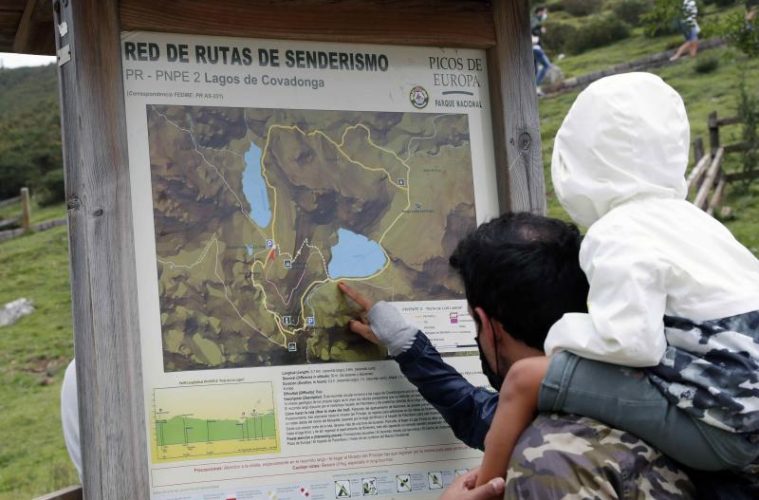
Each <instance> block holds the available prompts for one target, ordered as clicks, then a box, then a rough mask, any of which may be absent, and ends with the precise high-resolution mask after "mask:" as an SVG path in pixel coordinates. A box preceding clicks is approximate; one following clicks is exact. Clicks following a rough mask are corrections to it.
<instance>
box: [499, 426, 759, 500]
mask: <svg viewBox="0 0 759 500" xmlns="http://www.w3.org/2000/svg"><path fill="white" fill-rule="evenodd" d="M504 498H505V499H530V500H559V499H566V500H569V499H572V500H576V499H586V498H590V499H624V500H628V499H636V500H637V499H654V500H660V499H661V500H668V499H690V498H697V499H700V498H703V499H708V500H739V499H740V500H743V499H746V500H750V499H757V498H759V470H757V471H753V472H751V473H740V474H739V473H734V472H721V473H715V472H710V473H707V472H695V473H694V471H691V475H690V476H688V475H687V474H686V470H685V468H684V467H682V466H680V465H679V464H678V463H677V462H675V461H673V460H671V459H670V458H668V457H667V456H665V455H663V454H662V453H661V452H660V451H658V450H657V449H656V448H653V447H651V446H649V445H648V444H647V443H645V442H644V441H642V440H641V439H640V438H638V437H636V436H634V435H632V434H630V433H628V432H624V431H620V430H618V429H613V428H611V427H608V426H606V425H604V424H602V423H600V422H598V421H596V420H593V419H591V418H587V417H579V416H576V415H564V414H553V413H541V414H540V415H538V417H537V418H536V419H535V421H534V422H533V423H532V425H531V426H530V427H528V428H527V430H526V431H525V432H524V433H523V434H522V436H521V437H520V439H519V442H518V443H517V447H516V449H515V450H514V454H513V455H512V458H511V464H510V468H509V473H508V477H507V479H506V494H505V495H504Z"/></svg>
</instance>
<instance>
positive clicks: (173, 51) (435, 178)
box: [121, 32, 498, 500]
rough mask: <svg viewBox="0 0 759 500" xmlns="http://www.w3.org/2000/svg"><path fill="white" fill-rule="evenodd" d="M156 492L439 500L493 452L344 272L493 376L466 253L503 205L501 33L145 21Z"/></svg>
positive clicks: (132, 104) (149, 399)
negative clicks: (254, 29) (393, 340)
mask: <svg viewBox="0 0 759 500" xmlns="http://www.w3.org/2000/svg"><path fill="white" fill-rule="evenodd" d="M121 48H122V65H123V75H124V91H125V104H126V106H125V107H126V126H127V135H128V153H129V175H130V181H131V182H130V185H131V200H132V210H133V214H132V220H133V221H134V238H135V239H134V252H135V256H136V257H135V258H136V263H137V269H138V272H137V289H138V301H139V304H138V305H139V329H140V336H141V348H142V373H143V382H144V394H145V411H146V415H145V422H146V428H145V432H146V433H147V435H148V439H147V441H148V447H149V462H150V482H151V484H150V487H151V492H152V494H153V496H154V497H155V498H161V499H179V498H182V499H185V498H197V499H200V498H203V499H211V498H220V499H229V498H235V499H254V498H266V499H269V498H277V499H281V500H285V499H296V498H297V499H299V498H348V497H357V496H377V497H385V498H403V497H413V498H436V497H437V496H438V495H439V493H440V490H441V489H442V488H444V487H445V486H447V485H448V484H450V483H451V481H452V480H453V479H454V477H455V476H456V474H457V473H460V472H461V471H462V470H465V469H467V468H468V467H472V466H474V465H476V464H477V463H478V462H479V453H478V452H475V451H473V450H470V449H468V448H467V447H465V446H464V445H462V444H460V443H459V442H458V441H457V440H456V438H455V437H454V436H453V434H452V433H451V431H450V430H449V428H448V426H447V425H446V424H445V422H443V421H442V419H441V418H440V417H439V415H438V414H437V412H436V411H435V410H434V409H433V408H432V407H430V406H429V405H428V404H427V403H426V402H424V401H423V400H422V399H421V397H420V396H419V395H418V393H417V392H416V390H415V389H414V388H413V386H411V385H410V384H409V383H408V382H406V381H405V379H404V377H403V376H402V375H401V374H400V372H399V370H398V368H397V365H396V364H395V362H394V361H392V360H389V359H387V356H386V353H385V352H384V351H383V350H382V349H380V348H377V347H376V346H373V345H371V344H368V343H367V342H365V341H363V340H361V339H359V338H358V337H356V336H354V335H352V334H350V333H349V332H348V330H347V327H346V325H347V321H348V319H349V318H350V317H352V315H353V314H355V311H354V310H352V309H351V307H350V304H348V303H347V302H346V300H345V299H344V298H343V297H342V296H341V295H340V294H339V292H338V290H337V288H336V284H337V283H338V282H339V281H341V280H342V281H345V282H346V283H348V284H350V285H351V286H354V287H355V288H357V289H358V290H359V291H361V292H362V293H364V294H366V295H367V296H370V297H372V298H374V299H376V300H387V301H390V302H392V303H394V304H395V305H396V306H397V307H398V308H399V310H401V312H402V314H404V315H405V317H406V318H407V319H408V320H409V321H410V322H412V323H414V324H415V325H417V326H418V327H419V328H421V329H422V330H423V331H425V332H426V333H427V334H428V335H429V336H430V338H431V339H432V340H433V343H434V344H435V345H436V346H437V348H438V349H439V350H440V351H441V352H442V353H444V355H447V356H448V358H447V359H448V361H449V362H450V363H451V364H452V365H453V366H455V367H456V368H458V369H459V370H460V371H461V372H462V373H465V374H468V375H470V376H471V377H472V380H474V381H475V382H478V383H483V384H484V378H482V377H481V375H478V373H479V359H478V358H477V355H476V347H475V346H474V326H473V321H472V319H471V318H470V317H469V315H468V312H467V307H466V301H465V300H464V295H463V289H462V285H461V284H460V282H459V281H458V280H457V279H456V277H455V276H454V275H452V274H451V272H450V271H449V268H448V262H447V259H448V256H449V255H450V254H451V252H452V250H453V249H454V247H455V245H456V243H457V242H458V241H459V240H460V239H461V238H462V237H463V236H464V235H466V234H467V232H469V231H471V230H472V229H474V227H476V224H477V223H478V222H482V221H484V220H487V219H489V218H491V217H493V216H495V215H497V214H498V201H497V194H496V187H495V186H496V179H495V168H494V158H493V154H494V147H493V138H492V132H491V126H490V123H491V110H490V103H489V90H488V78H487V68H486V57H485V52H484V51H481V50H473V49H444V48H420V47H398V46H383V45H357V44H338V43H315V42H300V41H274V40H258V39H241V38H223V37H203V36H192V37H189V36H182V35H169V34H157V33H141V32H124V33H123V34H122V47H121Z"/></svg>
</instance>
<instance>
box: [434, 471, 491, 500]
mask: <svg viewBox="0 0 759 500" xmlns="http://www.w3.org/2000/svg"><path fill="white" fill-rule="evenodd" d="M478 472H479V469H474V470H472V471H469V472H467V473H466V474H464V475H463V476H459V477H457V478H456V480H455V481H453V483H452V484H451V485H450V486H449V487H448V488H446V490H445V491H444V492H443V494H442V495H441V496H440V500H488V499H491V498H501V497H502V496H503V491H504V488H505V487H504V480H503V478H502V477H497V478H494V479H491V480H490V481H488V482H487V483H485V484H483V485H482V486H479V487H477V488H475V487H474V485H475V484H477V474H478Z"/></svg>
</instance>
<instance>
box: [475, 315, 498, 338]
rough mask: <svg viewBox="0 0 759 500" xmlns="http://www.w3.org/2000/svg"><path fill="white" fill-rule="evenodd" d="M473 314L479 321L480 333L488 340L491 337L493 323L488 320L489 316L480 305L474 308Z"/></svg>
mask: <svg viewBox="0 0 759 500" xmlns="http://www.w3.org/2000/svg"><path fill="white" fill-rule="evenodd" d="M474 314H476V315H477V319H479V321H480V335H482V336H484V337H485V338H486V339H487V341H488V342H492V339H493V333H494V332H493V324H492V323H491V322H490V316H488V313H486V312H485V311H484V310H483V309H482V308H481V307H475V308H474Z"/></svg>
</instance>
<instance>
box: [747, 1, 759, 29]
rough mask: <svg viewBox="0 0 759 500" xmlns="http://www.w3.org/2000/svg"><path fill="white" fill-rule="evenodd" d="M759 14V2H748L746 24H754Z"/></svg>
mask: <svg viewBox="0 0 759 500" xmlns="http://www.w3.org/2000/svg"><path fill="white" fill-rule="evenodd" d="M757 13H759V0H746V23H747V24H753V23H754V19H756V15H757Z"/></svg>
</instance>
